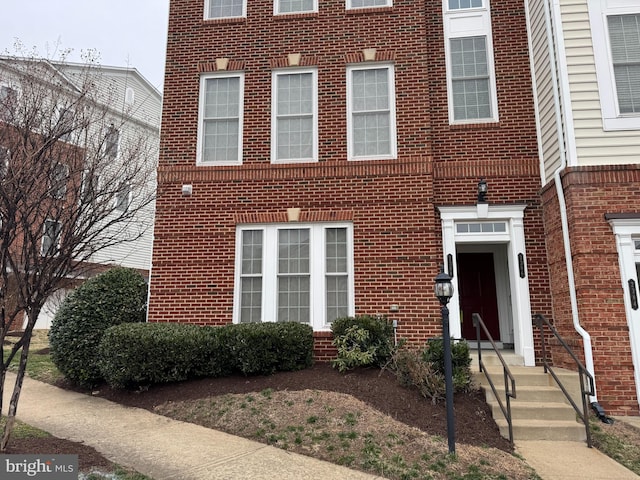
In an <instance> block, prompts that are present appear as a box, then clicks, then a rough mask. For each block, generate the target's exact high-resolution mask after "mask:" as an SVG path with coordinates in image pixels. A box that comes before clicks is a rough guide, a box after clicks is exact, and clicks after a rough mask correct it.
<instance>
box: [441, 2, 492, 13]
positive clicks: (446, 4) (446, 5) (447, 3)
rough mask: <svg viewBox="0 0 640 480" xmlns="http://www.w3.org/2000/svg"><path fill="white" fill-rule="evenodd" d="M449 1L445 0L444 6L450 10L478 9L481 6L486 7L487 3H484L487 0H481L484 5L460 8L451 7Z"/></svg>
mask: <svg viewBox="0 0 640 480" xmlns="http://www.w3.org/2000/svg"><path fill="white" fill-rule="evenodd" d="M449 1H450V0H445V3H444V8H445V9H446V10H447V11H448V12H460V11H462V10H464V11H469V10H476V9H480V8H485V4H484V2H485V0H480V3H481V4H482V5H480V6H479V7H460V8H450V7H449ZM457 1H458V2H459V1H460V0H457Z"/></svg>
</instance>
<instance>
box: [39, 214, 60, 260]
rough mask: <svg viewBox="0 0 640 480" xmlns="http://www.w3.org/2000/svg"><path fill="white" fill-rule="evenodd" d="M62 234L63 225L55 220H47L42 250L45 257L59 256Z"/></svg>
mask: <svg viewBox="0 0 640 480" xmlns="http://www.w3.org/2000/svg"><path fill="white" fill-rule="evenodd" d="M61 232H62V224H61V223H60V222H57V221H55V220H49V219H47V220H45V221H44V226H43V234H42V250H41V252H40V253H41V255H42V256H43V257H48V256H53V255H57V253H58V249H59V248H60V233H61Z"/></svg>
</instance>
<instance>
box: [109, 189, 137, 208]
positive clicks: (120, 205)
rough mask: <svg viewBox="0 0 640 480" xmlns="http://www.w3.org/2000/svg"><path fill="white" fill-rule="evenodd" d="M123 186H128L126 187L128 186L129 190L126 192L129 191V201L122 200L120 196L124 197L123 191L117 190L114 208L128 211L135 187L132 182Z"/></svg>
mask: <svg viewBox="0 0 640 480" xmlns="http://www.w3.org/2000/svg"><path fill="white" fill-rule="evenodd" d="M123 186H126V188H127V192H126V193H127V201H126V202H124V203H121V202H120V198H122V197H121V194H122V193H123V192H121V191H119V192H116V194H115V196H114V198H113V209H114V210H117V211H119V212H126V211H128V210H129V207H130V206H131V202H132V201H133V188H132V187H131V184H130V183H127V184H126V185H123Z"/></svg>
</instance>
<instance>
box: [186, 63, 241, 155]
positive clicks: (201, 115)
mask: <svg viewBox="0 0 640 480" xmlns="http://www.w3.org/2000/svg"><path fill="white" fill-rule="evenodd" d="M231 77H237V78H238V79H239V81H240V93H239V97H240V98H239V99H238V110H239V111H238V158H236V159H235V160H224V161H205V160H203V155H202V153H203V148H204V120H205V119H204V102H205V97H206V91H205V85H206V82H207V80H209V79H216V78H231ZM243 123H244V72H225V73H208V74H204V75H201V76H200V93H199V107H198V143H197V148H198V151H197V154H196V165H201V166H218V165H220V166H224V165H240V164H242V137H243Z"/></svg>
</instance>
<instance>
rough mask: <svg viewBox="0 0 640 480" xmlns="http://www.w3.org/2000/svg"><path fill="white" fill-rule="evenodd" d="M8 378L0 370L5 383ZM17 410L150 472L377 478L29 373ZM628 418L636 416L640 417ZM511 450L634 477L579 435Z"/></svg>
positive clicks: (560, 474)
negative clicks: (577, 438)
mask: <svg viewBox="0 0 640 480" xmlns="http://www.w3.org/2000/svg"><path fill="white" fill-rule="evenodd" d="M14 378H15V377H14V376H13V375H12V374H7V385H12V383H13V381H14ZM8 401H9V395H8V393H7V392H5V402H8ZM18 418H19V419H20V420H22V421H24V422H26V423H28V424H30V425H33V426H34V427H38V428H41V429H42V430H45V431H47V432H49V433H51V434H52V435H54V436H56V437H60V438H65V439H69V440H72V441H75V442H82V443H84V444H86V445H90V446H92V447H94V448H95V449H96V450H97V451H99V452H100V453H102V454H103V455H104V456H105V457H107V458H109V459H110V460H111V461H113V462H115V463H117V464H119V465H122V466H124V467H129V468H132V469H134V470H136V471H138V472H140V473H142V474H144V475H147V476H149V477H151V478H153V479H154V480H169V479H172V480H210V479H211V480H213V479H215V480H221V479H224V480H240V479H242V480H247V479H251V480H254V479H256V480H261V479H265V480H266V479H269V480H271V479H273V478H278V479H279V480H317V479H322V480H366V479H368V480H374V479H382V477H376V476H373V475H369V474H366V473H363V472H359V471H357V470H351V469H348V468H344V467H341V466H338V465H334V464H332V463H328V462H324V461H321V460H316V459H313V458H310V457H306V456H303V455H298V454H295V453H290V452H286V451H285V450H282V449H279V448H275V447H271V446H268V445H264V444H262V443H258V442H253V441H251V440H247V439H244V438H240V437H235V436H232V435H228V434H226V433H222V432H218V431H216V430H211V429H208V428H204V427H200V426H198V425H193V424H190V423H184V422H180V421H176V420H172V419H169V418H167V417H163V416H160V415H155V414H153V413H150V412H148V411H147V410H143V409H140V408H131V407H124V406H121V405H119V404H116V403H113V402H109V401H107V400H104V399H101V398H98V397H91V396H87V395H83V394H80V393H75V392H70V391H67V390H63V389H60V388H56V387H53V386H51V385H47V384H45V383H41V382H37V381H34V380H31V379H29V378H25V379H24V385H23V389H22V395H21V397H20V403H19V405H18ZM618 420H619V421H624V420H625V419H618ZM633 421H637V422H639V423H640V418H631V419H630V423H632V422H633ZM516 452H517V453H518V454H520V455H521V456H522V457H524V459H525V460H526V461H527V463H528V464H529V465H530V466H531V467H533V468H534V469H535V470H536V472H537V473H538V474H539V475H540V477H541V478H542V479H543V480H572V479H580V480H600V479H602V480H605V479H606V480H637V479H638V478H640V477H638V476H637V475H635V474H634V473H633V472H631V471H630V470H628V469H626V468H624V467H623V466H622V465H620V464H618V463H617V462H615V461H613V460H612V459H610V458H609V457H607V456H606V455H604V454H602V453H600V452H599V451H598V450H596V449H595V448H587V446H586V444H584V443H579V442H552V441H522V442H516Z"/></svg>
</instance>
